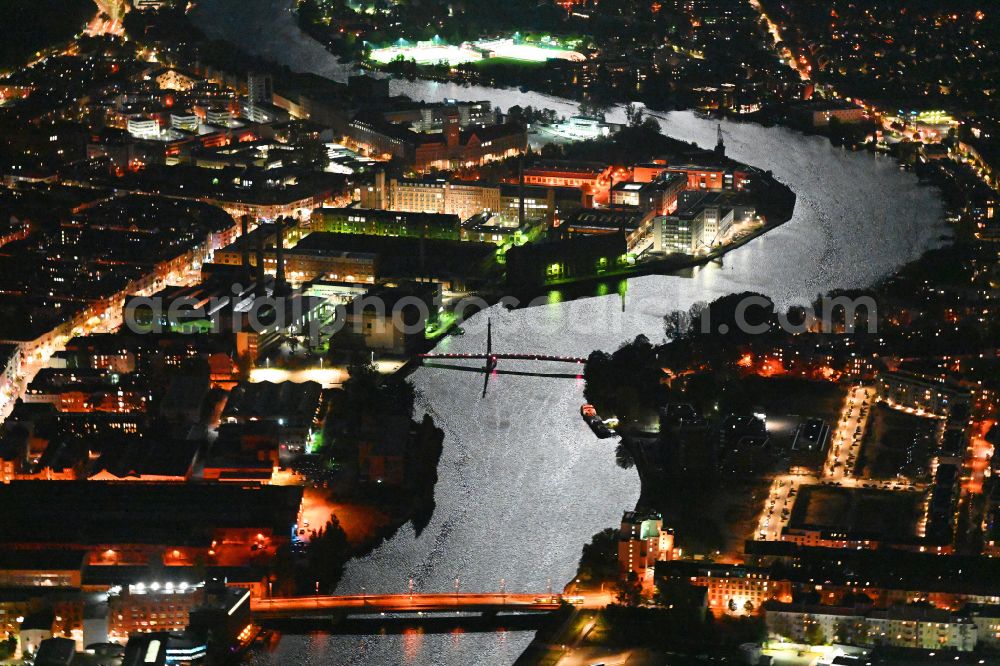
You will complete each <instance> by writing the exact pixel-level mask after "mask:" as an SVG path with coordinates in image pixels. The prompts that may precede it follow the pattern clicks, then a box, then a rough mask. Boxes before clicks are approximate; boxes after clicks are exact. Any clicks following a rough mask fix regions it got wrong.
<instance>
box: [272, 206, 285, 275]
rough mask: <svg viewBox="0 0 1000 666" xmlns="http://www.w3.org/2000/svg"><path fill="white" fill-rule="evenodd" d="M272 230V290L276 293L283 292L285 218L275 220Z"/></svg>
mask: <svg viewBox="0 0 1000 666" xmlns="http://www.w3.org/2000/svg"><path fill="white" fill-rule="evenodd" d="M275 226H276V227H277V229H275V232H274V236H275V237H274V259H275V268H274V291H275V293H276V294H278V293H280V294H284V293H285V291H286V286H287V285H286V283H285V218H283V217H279V218H278V219H277V221H276V222H275Z"/></svg>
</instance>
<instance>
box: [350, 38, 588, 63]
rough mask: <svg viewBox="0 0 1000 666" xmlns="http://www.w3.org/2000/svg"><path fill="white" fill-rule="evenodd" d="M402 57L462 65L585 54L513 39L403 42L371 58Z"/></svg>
mask: <svg viewBox="0 0 1000 666" xmlns="http://www.w3.org/2000/svg"><path fill="white" fill-rule="evenodd" d="M399 56H402V57H403V59H404V60H413V61H415V62H416V63H417V64H418V65H435V64H437V63H441V62H444V63H447V64H448V65H452V66H454V65H461V64H463V63H467V62H478V61H480V60H488V59H490V58H507V59H510V60H520V61H522V62H545V61H546V60H553V59H559V60H572V61H575V62H581V61H583V60H584V57H583V55H582V54H581V53H578V52H576V51H572V50H569V49H564V48H560V47H557V46H539V45H535V44H523V43H522V44H516V43H514V40H513V39H493V40H482V41H478V42H465V43H463V44H462V45H460V46H452V45H451V44H445V43H444V42H441V41H428V42H417V43H416V44H409V43H406V42H402V41H401V42H400V43H398V44H396V45H394V46H388V47H385V48H381V49H373V50H372V52H371V56H370V59H371V60H373V61H375V62H378V63H381V64H385V63H389V62H392V61H393V60H395V59H396V58H398V57H399Z"/></svg>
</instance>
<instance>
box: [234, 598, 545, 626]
mask: <svg viewBox="0 0 1000 666" xmlns="http://www.w3.org/2000/svg"><path fill="white" fill-rule="evenodd" d="M562 603H563V599H562V596H561V595H558V594H555V595H554V594H548V593H544V594H512V593H507V592H451V593H447V592H442V593H429V594H348V595H326V596H323V595H320V596H308V597H270V598H265V599H254V600H252V601H251V603H250V610H251V612H252V613H253V616H254V619H255V620H258V621H260V620H295V619H309V618H319V617H331V618H332V617H343V616H347V615H377V614H381V613H551V612H552V611H555V610H558V609H559V608H560V607H561V606H562Z"/></svg>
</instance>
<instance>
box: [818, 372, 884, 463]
mask: <svg viewBox="0 0 1000 666" xmlns="http://www.w3.org/2000/svg"><path fill="white" fill-rule="evenodd" d="M874 397H875V389H874V388H872V387H870V386H853V387H851V390H850V391H848V393H847V397H846V398H845V399H844V406H843V408H842V409H841V413H840V420H839V421H838V422H837V427H836V429H835V430H834V431H833V434H832V435H831V437H830V448H829V452H828V454H827V459H826V462H825V463H824V464H823V478H824V479H828V480H830V481H839V480H843V479H845V478H849V477H853V476H854V468H855V465H856V464H857V460H858V454H859V453H860V452H861V439H862V437H863V436H864V433H865V428H866V427H867V426H868V416H869V415H870V413H871V411H870V410H871V405H872V404H873V402H874Z"/></svg>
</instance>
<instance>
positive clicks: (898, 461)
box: [857, 404, 938, 480]
mask: <svg viewBox="0 0 1000 666" xmlns="http://www.w3.org/2000/svg"><path fill="white" fill-rule="evenodd" d="M937 423H938V422H937V421H935V420H934V419H928V418H925V417H921V416H916V415H914V414H908V413H906V412H902V411H899V410H896V409H891V408H889V407H886V406H885V405H883V404H877V405H875V406H873V407H872V412H871V418H870V419H869V421H868V428H867V429H866V432H865V436H864V440H863V441H862V444H861V453H860V455H859V456H858V467H857V471H858V475H859V476H862V477H866V478H870V479H877V480H894V479H896V477H897V475H898V474H902V475H904V476H906V477H907V478H909V479H913V480H916V479H917V478H919V477H921V476H924V475H926V474H927V471H928V469H929V467H928V465H929V461H930V456H931V452H932V450H933V448H934V430H935V427H936V426H937Z"/></svg>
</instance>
